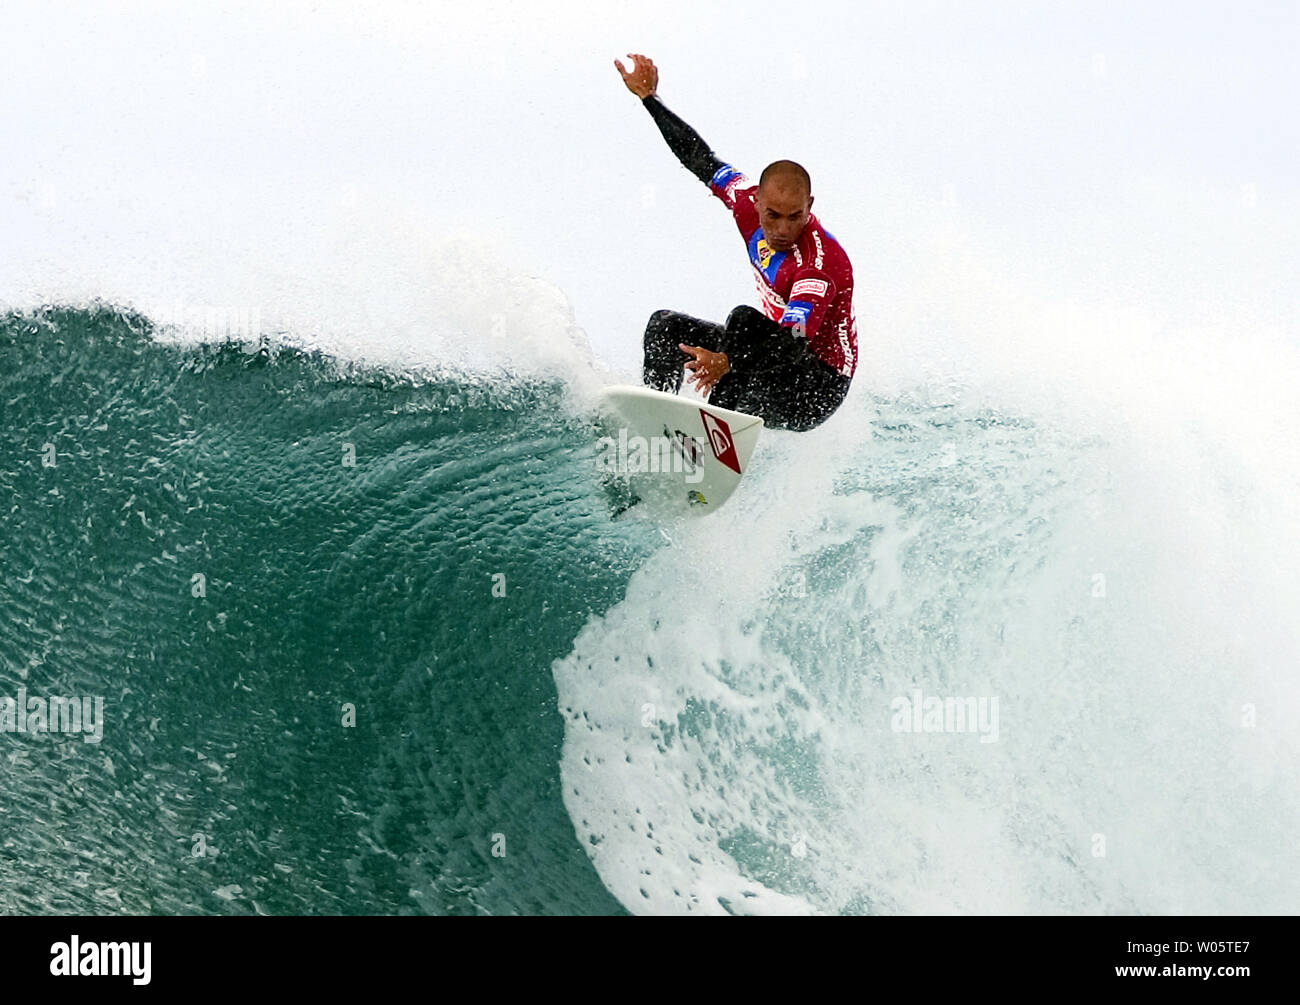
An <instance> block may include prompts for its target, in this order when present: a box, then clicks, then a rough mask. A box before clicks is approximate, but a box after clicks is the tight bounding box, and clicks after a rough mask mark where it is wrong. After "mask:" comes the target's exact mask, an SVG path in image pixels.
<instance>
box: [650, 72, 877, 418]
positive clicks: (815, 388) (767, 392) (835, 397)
mask: <svg viewBox="0 0 1300 1005" xmlns="http://www.w3.org/2000/svg"><path fill="white" fill-rule="evenodd" d="M642 103H643V104H644V105H645V107H646V110H647V111H649V113H650V115H651V116H652V117H653V118H654V120H655V123H656V124H657V125H658V126H659V131H660V132H661V133H663V136H664V139H665V140H666V141H667V142H668V146H669V148H670V149H671V150H672V151H673V153H674V154H675V155H676V156H677V159H678V160H680V161H681V162H682V164H683V165H684V166H685V167H686V168H687V170H689V171H690V172H691V173H692V174H693V175H695V177H697V178H699V179H700V181H702V182H704V183H705V184H706V185H708V184H710V183H711V182H712V181H713V179H714V177H715V175H717V174H718V173H719V171H720V170H721V169H724V168H726V167H727V165H725V164H724V162H723V161H721V160H720V159H719V158H718V157H717V156H715V155H714V153H713V152H712V151H711V150H710V149H709V147H708V144H706V143H705V142H704V140H703V139H702V138H701V137H700V135H699V134H698V133H697V132H696V131H695V130H694V129H692V128H691V127H690V126H688V125H687V124H686V123H685V122H683V121H682V120H681V119H680V118H679V117H678V116H677V115H675V114H673V113H672V112H671V111H669V110H668V109H667V108H665V107H664V105H663V103H662V102H661V101H660V100H659V98H658V97H656V96H654V95H651V96H650V97H648V98H645V99H643V101H642ZM678 343H684V344H686V345H693V346H702V347H704V348H705V349H708V350H710V351H712V352H722V353H726V355H727V360H728V363H729V364H730V370H729V371H728V372H727V373H725V374H724V375H723V376H722V377H721V378H719V379H718V381H717V383H716V384H714V386H713V390H712V392H711V393H710V395H709V403H710V404H713V405H719V406H721V407H723V408H730V409H734V410H736V411H738V412H747V413H749V414H751V415H758V416H760V417H761V418H762V419H763V422H764V424H765V425H767V426H770V427H776V428H784V429H794V430H807V429H812V428H813V427H814V426H817V425H819V424H821V423H822V422H824V421H825V420H826V419H827V418H828V417H829V416H830V415H831V413H832V412H834V411H835V409H837V408H838V407H839V406H840V403H841V402H842V401H843V400H844V396H845V395H846V394H847V393H848V389H849V384H850V382H851V380H852V377H851V376H849V375H847V374H845V373H841V372H839V371H837V370H836V369H835V368H834V367H832V366H831V365H829V364H828V363H826V362H825V361H824V360H822V359H821V358H819V357H818V356H817V355H816V354H814V353H813V351H812V350H811V349H810V348H809V344H808V339H807V338H805V337H803V335H802V334H800V333H799V332H798V331H797V329H796V328H792V327H789V326H786V325H782V324H780V323H778V322H776V321H773V320H771V319H770V318H768V317H767V316H766V315H764V314H763V313H762V312H761V311H758V310H756V309H755V308H753V307H749V306H740V307H736V308H735V309H734V310H732V312H731V313H730V314H729V315H728V316H727V321H726V324H716V323H713V322H710V321H704V320H701V319H700V318H696V317H692V316H690V315H687V314H681V313H678V312H676V311H668V310H661V311H655V313H654V314H652V315H651V316H650V321H649V323H648V324H647V325H646V330H645V357H644V363H643V368H642V378H643V380H644V382H645V384H647V385H648V386H650V387H654V388H657V389H659V390H663V391H671V392H674V393H675V392H676V391H678V390H679V389H680V387H681V382H682V367H683V364H684V363H685V362H686V361H687V360H688V359H690V358H691V357H690V356H689V355H688V354H686V353H685V352H683V351H682V350H681V349H680V348H678Z"/></svg>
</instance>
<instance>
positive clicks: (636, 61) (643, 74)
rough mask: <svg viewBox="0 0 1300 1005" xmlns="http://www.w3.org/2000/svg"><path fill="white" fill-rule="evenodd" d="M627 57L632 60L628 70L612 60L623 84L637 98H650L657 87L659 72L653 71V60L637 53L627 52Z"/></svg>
mask: <svg viewBox="0 0 1300 1005" xmlns="http://www.w3.org/2000/svg"><path fill="white" fill-rule="evenodd" d="M627 55H628V58H629V59H630V60H632V69H630V70H626V69H624V68H623V64H622V63H621V62H619V61H618V60H617V59H616V60H614V66H615V68H616V69H617V70H618V72H619V73H620V74H622V76H623V83H625V84H626V85H627V89H628V90H629V91H631V92H632V93H633V94H635V95H636V96H637V97H638V98H648V97H650V95H652V94H654V93H655V90H656V89H657V88H658V87H659V71H658V70H657V69H655V64H654V60H652V59H651V58H650V57H649V56H643V55H641V54H640V53H639V52H629V53H628V54H627Z"/></svg>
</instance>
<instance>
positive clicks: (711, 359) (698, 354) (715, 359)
mask: <svg viewBox="0 0 1300 1005" xmlns="http://www.w3.org/2000/svg"><path fill="white" fill-rule="evenodd" d="M677 348H679V349H681V351H682V352H685V353H690V354H691V355H692V356H694V357H695V358H694V359H692V360H688V361H687V363H686V369H687V370H689V371H690V372H691V375H690V377H689V378H687V379H688V380H692V381H694V382H695V386H696V387H698V388H699V389H700V390H701V391H708V390H710V389H712V387H713V385H714V384H716V383H717V382H718V381H719V380H720V379H722V377H724V376H726V375H727V374H728V373H730V372H731V361H730V360H728V359H727V354H726V353H725V352H710V351H709V350H708V349H705V348H704V347H703V346H698V345H686V344H685V343H684V342H679V343H678V344H677Z"/></svg>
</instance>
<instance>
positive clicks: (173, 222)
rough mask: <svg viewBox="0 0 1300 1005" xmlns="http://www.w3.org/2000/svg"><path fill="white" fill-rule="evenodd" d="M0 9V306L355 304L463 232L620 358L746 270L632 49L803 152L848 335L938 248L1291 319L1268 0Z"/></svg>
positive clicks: (720, 308)
mask: <svg viewBox="0 0 1300 1005" xmlns="http://www.w3.org/2000/svg"><path fill="white" fill-rule="evenodd" d="M0 39H3V40H4V48H5V58H4V59H3V61H0V93H3V94H4V96H5V99H4V101H3V104H2V105H0V138H2V139H3V142H4V148H5V156H4V157H3V158H0V219H3V218H7V220H8V225H7V226H4V227H3V232H0V302H10V303H22V302H24V301H25V300H27V299H30V298H31V297H33V296H45V297H52V296H60V297H68V296H75V295H78V294H81V295H93V294H100V295H103V296H105V297H107V298H110V299H117V300H120V301H133V302H146V301H151V300H157V299H168V298H178V297H179V298H193V297H205V298H210V299H214V300H221V299H226V300H247V299H259V298H268V297H272V294H269V293H268V292H267V290H269V289H275V288H277V284H278V288H279V289H281V290H282V291H284V290H297V291H304V290H315V292H313V293H311V294H310V295H311V296H319V297H320V298H321V300H322V303H321V306H320V308H319V309H320V310H321V311H322V312H324V313H329V312H331V311H333V312H335V313H340V312H342V313H346V311H345V310H344V308H343V307H342V306H340V304H341V301H342V294H340V295H339V296H340V304H331V303H329V300H330V296H331V294H330V287H328V286H323V288H321V289H318V290H317V289H316V288H315V287H313V285H312V281H311V280H310V279H304V278H303V277H304V276H309V275H310V274H313V273H315V274H316V276H317V280H319V279H320V277H321V276H331V277H339V276H342V277H345V278H346V279H347V280H348V282H349V283H350V284H351V285H349V286H348V287H347V297H348V298H350V301H351V302H353V303H355V302H356V301H357V300H363V301H365V302H366V304H367V305H368V306H367V316H369V317H372V318H374V319H376V323H378V324H382V323H383V322H384V319H385V318H388V317H390V316H391V315H393V314H397V313H404V314H406V315H410V314H412V313H415V314H418V313H419V312H420V311H421V310H422V308H421V306H420V305H421V303H422V301H421V300H420V299H419V297H418V296H415V295H413V292H412V290H411V288H410V287H411V286H412V285H418V284H419V283H421V282H422V278H414V279H413V276H416V277H424V276H427V273H419V272H418V271H412V270H410V269H407V268H406V267H405V265H404V263H408V262H410V261H412V260H413V259H416V258H418V257H419V256H420V255H423V254H425V253H427V252H428V250H429V246H436V245H437V244H439V243H440V242H444V241H445V240H446V239H447V238H448V237H449V236H450V235H452V234H455V233H464V232H468V233H471V234H474V235H477V236H478V237H479V238H481V239H482V240H483V241H484V242H486V243H487V244H488V245H489V246H490V247H492V248H493V249H495V250H494V251H493V254H497V255H499V256H501V257H503V258H505V259H506V260H508V261H509V262H511V263H512V264H514V265H516V266H517V267H518V268H519V269H521V270H522V271H524V272H526V273H529V274H532V275H536V276H539V277H542V278H544V279H546V280H548V281H550V282H552V283H554V284H556V285H557V286H559V287H560V288H561V289H562V290H563V291H564V293H565V294H566V296H567V297H568V299H569V301H570V302H571V303H572V305H573V308H574V311H575V314H576V318H577V321H578V323H579V324H580V325H581V326H582V327H583V328H584V329H585V330H586V331H587V333H588V335H589V336H590V338H591V341H592V344H593V345H594V346H595V347H596V349H597V351H598V352H599V353H600V355H602V356H603V357H605V358H606V359H609V360H611V361H613V362H615V363H617V364H619V365H624V366H628V365H633V364H634V362H635V360H636V353H637V347H638V345H639V338H640V331H641V329H642V327H643V326H644V322H645V318H646V317H647V316H648V315H649V314H650V312H651V311H653V310H654V309H656V308H659V307H675V308H678V309H682V310H687V311H690V312H693V313H697V314H701V315H706V316H712V317H717V318H721V317H722V316H724V315H725V314H726V312H727V310H729V309H730V307H731V306H734V305H735V304H736V303H742V302H752V301H753V289H752V285H751V281H750V279H749V272H748V267H747V265H746V262H745V257H744V252H743V248H742V245H741V242H740V239H739V237H738V235H737V234H736V233H735V230H734V227H733V226H732V224H731V221H730V219H729V217H728V215H727V213H726V212H725V210H724V209H723V208H722V207H721V205H720V204H718V203H716V202H715V201H714V200H712V199H710V198H709V197H708V195H707V193H706V190H705V188H704V186H702V185H700V184H699V183H698V182H697V181H695V180H694V179H693V178H692V177H691V176H690V175H689V174H687V172H686V171H685V170H684V169H682V168H681V167H680V166H679V165H678V164H677V162H676V161H675V159H674V158H673V157H672V155H671V153H670V152H669V151H668V149H667V147H666V145H665V144H664V143H663V141H662V140H661V138H660V137H659V134H658V132H657V130H656V129H655V127H654V125H653V122H652V120H651V119H650V117H649V116H648V115H647V114H646V113H645V112H644V110H642V109H641V108H640V107H639V103H638V102H637V100H636V99H635V98H634V97H633V96H632V95H631V94H629V93H628V92H627V91H626V90H625V89H624V87H623V85H622V82H621V80H620V79H619V77H618V75H617V73H616V72H615V70H614V68H613V66H612V60H613V59H614V58H615V57H616V56H621V55H622V54H624V53H626V52H628V51H629V50H631V51H638V52H645V53H648V54H649V55H651V56H652V57H653V58H654V59H655V61H656V63H657V64H658V66H659V68H660V73H661V79H660V94H661V96H662V98H663V99H664V101H665V102H666V103H667V104H668V105H669V106H670V107H671V108H673V109H674V110H675V111H677V112H678V113H679V114H681V115H682V116H683V117H684V118H685V119H686V120H687V121H688V122H690V123H691V124H692V125H694V126H695V127H696V128H697V129H698V130H699V131H700V132H701V134H702V135H703V136H704V138H705V139H706V140H707V141H708V142H709V143H710V144H711V145H712V146H713V148H714V150H715V151H716V152H717V153H718V154H719V155H720V156H721V157H723V158H724V159H727V160H730V161H732V162H733V163H735V164H736V165H737V166H738V167H740V168H741V169H742V170H746V171H748V172H750V173H755V174H756V173H757V171H758V170H759V169H761V167H762V166H763V165H764V164H766V163H767V162H769V161H771V160H774V159H776V158H778V157H792V158H794V159H797V160H799V161H801V162H802V163H804V164H805V165H806V166H807V167H808V168H809V169H810V171H811V172H812V176H813V180H814V194H815V195H816V196H817V205H816V207H815V211H816V212H817V213H818V215H819V217H820V218H821V219H822V220H823V222H824V223H825V224H826V226H827V227H828V228H829V229H830V230H831V231H832V232H834V233H835V234H836V236H837V237H838V238H839V239H840V240H841V241H842V242H843V244H844V245H845V246H846V248H847V250H848V252H849V254H850V257H851V258H852V260H853V262H854V265H855V269H856V271H857V277H858V290H859V296H858V314H859V320H860V323H861V324H862V325H863V326H864V331H866V332H867V333H870V332H872V331H873V330H875V331H879V330H881V329H882V328H884V329H887V330H888V331H889V332H894V331H897V330H899V329H900V328H906V327H907V326H908V325H916V326H918V327H919V326H923V325H925V324H927V323H929V322H927V320H926V319H927V318H930V319H931V320H933V319H932V318H931V313H932V310H933V306H932V305H933V304H934V303H935V302H936V300H937V299H942V298H943V297H944V291H945V289H947V287H946V286H945V285H944V283H943V282H942V281H940V279H938V278H936V276H935V275H932V272H933V271H934V270H933V269H932V264H933V262H934V259H935V256H936V255H942V254H945V253H951V252H953V250H954V249H955V248H956V249H960V250H961V253H962V254H964V255H969V256H972V257H974V258H975V259H977V260H978V261H980V262H983V263H987V267H988V268H989V269H991V270H992V273H993V277H994V279H995V280H996V282H997V283H998V284H1000V285H1005V284H1010V285H1011V286H1013V287H1014V286H1016V285H1018V284H1025V285H1026V286H1027V287H1032V288H1033V289H1035V290H1037V291H1038V292H1040V293H1043V292H1045V293H1046V294H1047V295H1048V296H1050V297H1060V298H1070V297H1081V298H1084V299H1092V300H1105V301H1107V302H1108V303H1112V304H1114V305H1115V306H1116V309H1120V308H1130V309H1131V308H1137V309H1141V310H1145V311H1153V312H1155V313H1156V314H1158V315H1160V316H1161V317H1167V316H1168V315H1169V312H1172V314H1173V315H1174V316H1177V315H1178V314H1179V312H1187V313H1188V315H1189V316H1191V317H1201V318H1205V317H1211V316H1216V315H1220V314H1221V315H1223V316H1225V317H1228V316H1234V314H1236V315H1240V314H1241V313H1242V312H1247V313H1251V314H1252V315H1254V314H1258V315H1261V316H1263V317H1265V318H1267V319H1270V320H1271V321H1273V322H1275V323H1283V324H1285V322H1286V319H1288V318H1294V316H1295V306H1296V294H1295V289H1294V287H1295V277H1296V275H1297V274H1300V253H1298V248H1300V240H1298V238H1297V232H1298V229H1300V228H1297V223H1300V199H1298V198H1297V195H1298V192H1297V181H1296V178H1297V171H1296V165H1297V164H1298V163H1300V137H1298V130H1297V121H1298V119H1300V117H1298V116H1297V115H1296V114H1295V111H1294V97H1293V96H1294V93H1295V92H1296V89H1297V84H1298V83H1300V73H1298V72H1297V69H1296V53H1297V52H1298V51H1300V4H1297V3H1296V2H1290V3H1257V4H1228V3H1223V4H1215V5H1190V4H1182V3H1133V2H1120V3H1065V2H1058V3H1048V2H1038V3H1035V2H1016V3H1012V2H1003V3H980V4H969V3H956V2H953V3H935V2H930V3H914V2H909V3H907V4H873V3H862V2H848V0H844V2H808V3H799V4H776V3H746V4H741V3H709V2H707V0H705V2H699V0H692V2H687V3H675V2H664V3H655V4H645V3H607V4H601V5H589V4H576V3H551V4H546V3H536V4H531V3H495V4H484V3H473V4H463V3H459V2H458V3H454V4H453V3H431V4H383V5H376V4H369V3H367V4H356V5H353V4H337V3H312V4H306V3H275V4H266V5H263V4H252V3H248V4H216V3H194V4H183V5H176V4H171V3H127V4H114V5H111V6H110V5H104V4H72V3H69V4H59V5H53V4H46V3H17V4H14V3H7V4H5V5H4V6H3V7H0ZM429 282H430V284H431V285H432V286H434V287H436V286H437V283H438V280H437V277H430V278H429ZM322 285H323V284H322ZM303 295H307V294H303ZM475 295H483V293H482V291H476V293H475ZM972 309H973V310H976V311H978V310H979V309H981V305H978V304H974V305H972ZM943 313H944V316H945V317H947V318H949V319H951V318H958V319H960V318H962V317H968V316H969V313H968V312H964V311H963V307H962V305H961V304H948V305H947V306H945V307H944V308H943ZM1279 319H1281V320H1280V322H1279ZM988 323H991V324H995V323H996V319H995V318H990V319H988ZM1291 331H1292V332H1294V329H1291ZM918 334H919V332H918ZM864 358H865V356H864Z"/></svg>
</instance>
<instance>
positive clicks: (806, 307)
mask: <svg viewBox="0 0 1300 1005" xmlns="http://www.w3.org/2000/svg"><path fill="white" fill-rule="evenodd" d="M812 308H813V305H812V304H811V303H810V302H809V301H807V300H791V301H790V302H789V303H788V304H786V305H785V313H784V314H782V315H781V324H783V325H806V324H807V323H808V315H809V314H811V313H812Z"/></svg>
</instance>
